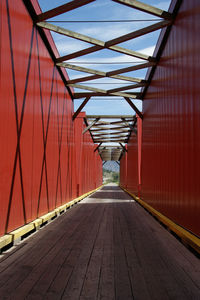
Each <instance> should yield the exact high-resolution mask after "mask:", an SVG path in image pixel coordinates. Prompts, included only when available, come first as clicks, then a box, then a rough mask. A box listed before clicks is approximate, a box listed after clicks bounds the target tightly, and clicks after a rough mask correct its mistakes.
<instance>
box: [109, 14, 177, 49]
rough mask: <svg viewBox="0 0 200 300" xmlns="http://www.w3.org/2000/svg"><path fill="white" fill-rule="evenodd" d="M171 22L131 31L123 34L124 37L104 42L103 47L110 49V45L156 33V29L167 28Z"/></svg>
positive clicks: (166, 21) (165, 21) (161, 22)
mask: <svg viewBox="0 0 200 300" xmlns="http://www.w3.org/2000/svg"><path fill="white" fill-rule="evenodd" d="M171 22H172V21H169V20H164V21H160V22H158V23H156V24H153V25H150V26H147V27H144V28H142V29H139V30H136V31H133V32H131V33H128V34H125V35H123V36H120V37H118V38H115V39H113V40H110V41H108V42H106V44H105V46H106V47H109V48H110V47H111V46H112V45H116V44H119V43H124V42H127V41H129V40H132V39H135V38H137V37H139V36H142V35H144V34H147V33H150V32H153V31H156V30H158V29H161V28H163V27H166V26H169V25H170V24H171Z"/></svg>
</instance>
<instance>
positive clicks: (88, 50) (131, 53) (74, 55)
mask: <svg viewBox="0 0 200 300" xmlns="http://www.w3.org/2000/svg"><path fill="white" fill-rule="evenodd" d="M102 49H109V50H113V51H115V52H118V53H122V54H125V55H128V56H131V57H136V58H139V59H144V60H148V61H155V58H154V57H151V56H148V55H145V54H142V53H139V52H136V51H133V50H130V49H125V48H122V47H120V46H114V45H113V46H110V47H106V45H105V46H104V47H102V46H98V45H95V46H92V47H89V48H86V49H83V50H79V51H76V52H74V53H71V54H67V55H64V56H62V57H59V58H57V59H56V62H57V63H60V62H63V61H65V60H69V59H74V58H77V57H81V56H83V55H86V54H91V53H94V52H96V51H99V50H102Z"/></svg>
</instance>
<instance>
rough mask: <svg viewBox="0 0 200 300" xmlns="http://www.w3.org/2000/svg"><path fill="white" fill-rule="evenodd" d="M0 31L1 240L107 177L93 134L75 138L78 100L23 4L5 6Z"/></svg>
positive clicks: (0, 9) (0, 7) (1, 8)
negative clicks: (75, 99) (95, 146)
mask: <svg viewBox="0 0 200 300" xmlns="http://www.w3.org/2000/svg"><path fill="white" fill-rule="evenodd" d="M34 5H35V7H36V8H37V10H38V11H37V13H38V12H39V8H38V7H37V3H36V2H35V3H34ZM0 33H1V35H0V62H1V64H0V66H1V69H0V77H1V86H0V93H1V94H0V136H1V147H0V157H1V160H0V191H1V193H0V203H1V205H0V235H3V234H4V233H6V232H9V231H11V230H13V229H15V228H17V227H20V226H22V225H24V224H25V223H28V222H30V221H32V220H33V219H35V218H37V217H38V216H41V215H43V214H45V213H47V212H49V211H51V210H53V209H54V208H56V207H58V206H60V205H61V204H63V203H66V202H68V201H70V200H72V199H73V198H75V197H77V195H78V192H77V189H78V184H80V188H79V194H81V193H85V192H88V191H89V190H92V189H94V188H95V187H97V186H99V185H100V184H101V182H102V174H101V172H99V170H101V168H100V167H101V161H100V158H99V156H97V154H96V152H95V153H94V145H93V144H92V140H91V138H90V136H89V134H88V133H87V134H85V136H84V138H83V137H82V132H80V133H79V135H75V132H76V130H77V128H76V125H74V123H73V122H72V114H73V102H72V100H71V98H70V95H69V92H68V90H67V89H66V87H65V86H64V83H63V81H62V80H61V77H60V75H59V73H58V71H57V69H56V68H55V66H54V63H53V62H52V60H51V58H50V55H49V53H48V51H47V49H46V47H45V46H44V44H43V41H42V40H41V38H40V35H39V34H38V32H37V31H36V29H35V27H33V24H32V20H31V18H30V16H29V14H28V12H27V10H26V9H25V7H24V4H23V2H22V1H21V0H20V1H17V5H16V1H12V0H7V1H6V0H2V1H1V2H0ZM48 39H49V41H50V43H51V45H52V47H53V49H54V50H55V46H54V44H53V42H52V40H51V37H50V35H48ZM55 54H56V55H57V53H55ZM65 76H67V75H66V74H65ZM81 122H82V124H83V119H81ZM75 124H76V123H75ZM88 145H89V148H87V151H86V147H87V146H88ZM80 147H81V149H82V152H81V153H82V154H81V156H80ZM78 156H79V160H77V157H78ZM84 158H86V160H84ZM97 170H98V172H97ZM78 178H81V180H82V182H81V183H79V179H78Z"/></svg>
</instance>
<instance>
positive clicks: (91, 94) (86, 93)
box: [73, 92, 142, 101]
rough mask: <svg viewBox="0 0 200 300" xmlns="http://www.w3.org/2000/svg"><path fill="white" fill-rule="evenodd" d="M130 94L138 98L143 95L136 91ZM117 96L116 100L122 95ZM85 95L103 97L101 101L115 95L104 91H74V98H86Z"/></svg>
mask: <svg viewBox="0 0 200 300" xmlns="http://www.w3.org/2000/svg"><path fill="white" fill-rule="evenodd" d="M130 94H131V96H133V95H134V96H135V99H138V100H140V99H141V96H142V94H141V93H134V94H133V93H129V95H130ZM115 96H116V97H115V98H116V99H115V100H114V101H117V100H118V97H121V96H119V95H115ZM85 97H101V98H102V99H101V100H100V101H102V100H105V101H107V100H108V99H107V97H113V94H106V95H105V94H104V93H96V92H93V93H91V92H81V93H74V94H73V98H74V99H76V100H78V99H82V98H85ZM105 97H106V98H105ZM95 100H96V99H95Z"/></svg>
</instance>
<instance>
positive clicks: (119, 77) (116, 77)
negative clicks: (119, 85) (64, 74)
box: [68, 75, 146, 83]
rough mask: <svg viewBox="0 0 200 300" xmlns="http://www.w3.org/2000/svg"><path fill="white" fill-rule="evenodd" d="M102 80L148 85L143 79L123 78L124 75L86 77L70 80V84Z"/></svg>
mask: <svg viewBox="0 0 200 300" xmlns="http://www.w3.org/2000/svg"><path fill="white" fill-rule="evenodd" d="M100 78H114V79H118V80H123V81H128V82H137V83H146V81H145V80H143V79H140V78H135V77H129V76H123V75H113V76H107V75H106V76H102V75H90V76H85V77H80V78H75V79H72V80H68V83H79V82H85V81H90V80H95V79H100Z"/></svg>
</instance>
